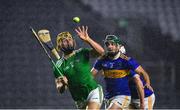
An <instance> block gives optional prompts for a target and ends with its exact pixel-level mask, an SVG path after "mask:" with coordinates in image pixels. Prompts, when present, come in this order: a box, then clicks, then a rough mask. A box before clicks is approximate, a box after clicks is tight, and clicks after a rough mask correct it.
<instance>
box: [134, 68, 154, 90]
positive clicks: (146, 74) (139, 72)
mask: <svg viewBox="0 0 180 110" xmlns="http://www.w3.org/2000/svg"><path fill="white" fill-rule="evenodd" d="M135 72H137V73H138V74H139V75H142V76H143V78H144V80H145V82H146V85H145V87H147V88H148V89H150V90H152V91H153V88H152V87H151V83H150V78H149V75H148V73H147V72H146V71H145V70H144V69H143V68H142V66H139V67H138V68H137V69H136V70H135Z"/></svg>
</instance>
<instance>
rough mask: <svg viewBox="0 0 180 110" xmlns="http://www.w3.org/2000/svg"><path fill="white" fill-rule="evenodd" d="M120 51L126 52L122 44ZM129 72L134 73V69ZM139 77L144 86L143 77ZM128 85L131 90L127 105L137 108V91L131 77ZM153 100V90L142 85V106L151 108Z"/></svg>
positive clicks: (138, 103) (138, 106) (138, 101)
mask: <svg viewBox="0 0 180 110" xmlns="http://www.w3.org/2000/svg"><path fill="white" fill-rule="evenodd" d="M120 51H121V53H123V54H126V49H125V47H124V46H121V48H120ZM130 72H131V73H134V71H132V70H131V71H130ZM134 74H135V73H134ZM138 76H139V75H138ZM139 77H140V79H141V81H142V83H143V86H145V84H146V83H145V81H144V79H143V77H142V76H139ZM129 87H130V91H131V104H130V106H129V107H130V109H139V108H140V99H139V96H138V92H137V89H136V84H135V82H134V81H133V78H132V79H130V80H129ZM154 102H155V95H154V91H153V90H150V89H149V88H147V87H144V108H145V109H148V110H149V109H153V106H154Z"/></svg>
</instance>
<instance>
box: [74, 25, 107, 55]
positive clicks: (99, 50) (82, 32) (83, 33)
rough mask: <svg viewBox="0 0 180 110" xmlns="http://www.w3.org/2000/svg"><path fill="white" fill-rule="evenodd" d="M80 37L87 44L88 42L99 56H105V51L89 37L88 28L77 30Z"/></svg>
mask: <svg viewBox="0 0 180 110" xmlns="http://www.w3.org/2000/svg"><path fill="white" fill-rule="evenodd" d="M75 31H76V33H77V34H78V36H79V37H80V38H81V39H82V40H83V41H85V42H87V43H88V44H89V45H90V46H91V47H92V48H93V49H94V50H95V52H97V53H98V54H99V55H103V54H104V49H103V48H102V47H101V46H100V45H99V44H98V43H97V42H95V41H94V40H92V39H91V38H90V37H89V35H88V27H87V26H85V27H84V26H82V27H78V28H77V29H75Z"/></svg>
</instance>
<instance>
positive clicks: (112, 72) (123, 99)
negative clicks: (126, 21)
mask: <svg viewBox="0 0 180 110" xmlns="http://www.w3.org/2000/svg"><path fill="white" fill-rule="evenodd" d="M104 44H105V50H106V53H105V55H104V56H102V57H101V58H100V59H98V60H97V61H96V63H95V64H94V67H93V68H92V70H91V71H92V73H93V75H94V76H95V75H96V74H97V72H98V71H100V70H103V72H104V80H105V84H106V93H105V98H106V99H107V100H108V102H109V103H108V109H126V108H128V106H129V104H130V100H131V96H130V95H131V94H130V90H129V85H128V81H129V78H130V77H133V79H134V82H135V83H136V87H137V90H138V94H139V97H140V106H141V107H140V108H141V109H144V90H143V85H142V82H141V80H140V78H139V77H137V74H135V73H131V72H130V70H133V71H136V72H137V73H139V74H143V75H144V77H145V79H147V81H146V83H147V84H150V81H149V80H148V78H147V77H148V75H147V74H146V72H145V71H144V70H143V68H142V67H141V66H140V65H139V64H138V63H137V62H136V61H135V60H134V59H133V58H130V57H127V56H125V55H124V54H122V53H121V52H120V48H121V45H122V44H121V41H120V39H119V38H118V37H117V36H115V35H107V36H106V39H105V41H104Z"/></svg>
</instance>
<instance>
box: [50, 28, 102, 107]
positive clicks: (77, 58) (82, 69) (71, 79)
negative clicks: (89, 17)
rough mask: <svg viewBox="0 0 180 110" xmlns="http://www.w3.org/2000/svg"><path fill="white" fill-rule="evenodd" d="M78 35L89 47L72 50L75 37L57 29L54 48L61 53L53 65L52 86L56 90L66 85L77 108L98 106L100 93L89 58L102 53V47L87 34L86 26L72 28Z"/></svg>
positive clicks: (60, 90) (62, 88)
mask: <svg viewBox="0 0 180 110" xmlns="http://www.w3.org/2000/svg"><path fill="white" fill-rule="evenodd" d="M75 31H76V33H77V34H78V36H79V38H80V39H82V41H84V42H86V43H87V44H89V45H90V46H91V47H92V48H80V49H78V50H75V40H74V39H73V36H72V35H71V34H70V33H69V32H61V33H59V34H58V36H57V46H56V48H57V50H58V51H61V52H62V53H63V56H62V58H60V59H59V60H58V61H57V62H56V66H57V68H58V69H59V71H60V72H61V74H63V76H61V75H60V74H59V73H58V72H57V70H56V69H55V68H54V75H55V78H56V79H55V82H56V87H57V89H58V91H59V92H60V93H63V91H64V90H65V88H67V87H68V88H69V91H70V93H71V96H72V98H73V100H74V101H75V104H76V107H77V108H79V109H100V107H101V104H102V100H103V92H102V87H101V86H100V85H98V84H97V83H96V81H95V80H94V78H93V76H92V74H91V72H90V71H91V64H90V58H92V57H98V56H101V55H103V54H104V49H103V48H102V47H101V46H100V45H99V44H98V43H96V42H95V41H94V40H92V39H91V38H90V37H89V35H88V32H87V31H88V27H87V26H86V27H84V26H82V27H78V28H77V29H75Z"/></svg>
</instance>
